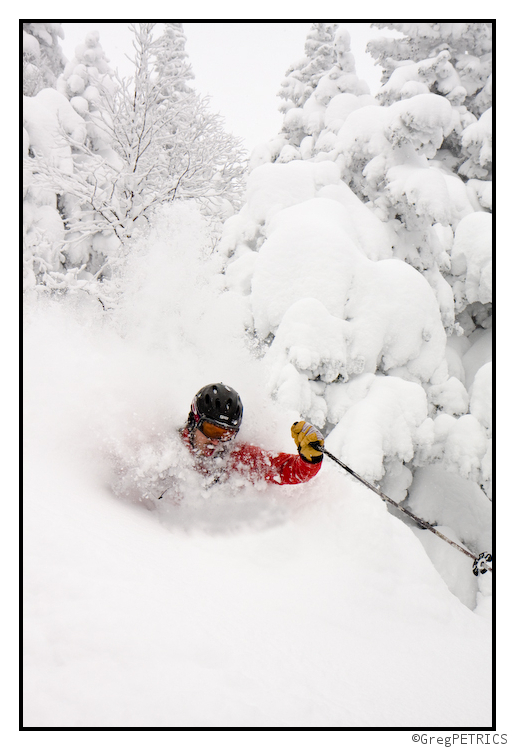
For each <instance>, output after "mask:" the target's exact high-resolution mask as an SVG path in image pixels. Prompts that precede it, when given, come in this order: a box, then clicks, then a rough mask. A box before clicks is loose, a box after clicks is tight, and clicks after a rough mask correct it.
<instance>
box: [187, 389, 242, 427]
mask: <svg viewBox="0 0 515 750" xmlns="http://www.w3.org/2000/svg"><path fill="white" fill-rule="evenodd" d="M191 415H192V416H193V424H194V425H195V426H196V425H197V424H198V423H199V422H201V421H202V420H207V421H208V422H212V423H213V424H216V425H219V426H220V427H228V428H229V429H232V430H239V429H240V425H241V420H242V417H243V404H242V403H241V398H240V397H239V395H238V394H237V393H236V391H235V390H234V388H230V387H229V386H228V385H224V384H223V383H211V384H210V385H205V386H204V387H203V388H201V389H200V391H199V392H198V393H197V394H196V396H195V398H194V399H193V402H192V404H191ZM192 426H193V425H192Z"/></svg>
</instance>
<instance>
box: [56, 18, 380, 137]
mask: <svg viewBox="0 0 515 750" xmlns="http://www.w3.org/2000/svg"><path fill="white" fill-rule="evenodd" d="M342 25H343V24H341V23H340V26H342ZM62 26H63V29H64V33H65V38H64V40H61V47H62V48H63V50H64V54H65V55H66V57H67V58H68V59H71V58H72V57H73V56H74V50H75V47H76V46H77V44H80V43H81V42H83V41H84V37H85V36H86V34H87V33H88V32H89V31H93V30H94V29H97V30H98V31H99V33H100V44H101V45H102V47H103V49H104V52H105V53H106V56H107V57H108V58H109V61H110V63H111V66H112V67H113V68H116V67H118V69H119V71H120V73H121V74H122V75H129V74H130V73H131V66H130V63H129V62H128V61H127V60H126V58H125V56H124V53H126V54H131V53H132V47H131V34H130V32H129V30H128V24H127V23H102V22H98V21H87V22H80V23H63V24H62ZM183 27H184V32H185V34H186V39H187V41H186V52H187V53H188V56H189V59H190V62H191V65H192V68H193V73H194V74H195V81H194V85H195V88H196V90H197V91H198V92H199V93H200V94H208V95H210V96H211V107H212V109H213V111H214V112H217V113H219V114H221V115H222V116H223V117H224V118H225V121H226V127H227V130H229V131H230V132H232V133H233V134H234V135H236V136H239V137H240V138H242V139H243V141H244V144H245V146H246V147H247V149H249V151H250V150H252V149H253V148H254V146H256V145H257V144H258V143H261V142H263V141H267V140H269V139H270V138H273V137H274V136H275V135H277V133H278V132H279V131H280V129H281V127H282V116H281V115H280V113H279V112H278V111H277V107H278V105H279V102H280V99H279V98H278V97H277V92H278V91H279V87H280V84H281V81H282V79H283V77H284V74H285V72H286V70H287V68H288V67H289V66H290V65H291V64H292V63H293V62H295V61H296V60H298V59H300V58H301V57H302V56H303V55H304V42H305V40H306V36H307V33H308V31H309V29H310V27H311V21H308V22H306V21H294V22H291V23H281V22H273V23H265V22H257V23H256V22H246V23H234V22H231V23H220V22H218V23H203V22H192V23H184V24H183ZM345 27H346V28H347V29H348V30H349V31H350V34H351V38H352V47H351V50H352V53H353V54H354V56H355V58H356V70H357V73H358V76H359V77H360V78H364V79H365V80H366V81H367V82H368V84H369V86H370V88H371V91H372V93H374V92H375V90H377V87H378V85H379V77H380V71H379V69H378V68H377V67H374V64H373V60H372V58H371V57H370V56H369V55H368V54H366V53H365V47H366V43H367V42H368V41H369V40H370V39H371V38H373V37H374V36H378V35H380V34H382V33H383V32H379V31H378V30H377V29H374V30H371V29H370V24H369V23H362V22H349V23H346V24H345ZM156 31H158V29H156Z"/></svg>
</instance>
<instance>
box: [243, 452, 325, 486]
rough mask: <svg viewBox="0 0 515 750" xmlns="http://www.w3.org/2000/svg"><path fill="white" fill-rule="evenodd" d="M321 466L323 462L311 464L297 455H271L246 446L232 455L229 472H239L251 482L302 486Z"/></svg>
mask: <svg viewBox="0 0 515 750" xmlns="http://www.w3.org/2000/svg"><path fill="white" fill-rule="evenodd" d="M321 466H322V462H320V463H317V464H311V463H309V462H308V461H305V460H304V459H303V458H301V457H300V456H299V455H297V454H295V453H270V452H268V451H265V450H263V449H262V448H258V447H257V446H255V445H248V444H246V445H243V446H241V447H240V448H238V449H236V450H235V451H234V452H233V453H232V454H231V457H230V462H229V471H237V472H238V473H239V474H242V475H243V476H245V477H246V478H248V479H250V480H251V481H258V480H260V479H264V480H265V481H266V482H270V483H272V484H300V483H301V482H308V481H309V480H310V479H312V478H313V477H314V476H315V475H316V474H317V473H318V472H319V471H320V467H321Z"/></svg>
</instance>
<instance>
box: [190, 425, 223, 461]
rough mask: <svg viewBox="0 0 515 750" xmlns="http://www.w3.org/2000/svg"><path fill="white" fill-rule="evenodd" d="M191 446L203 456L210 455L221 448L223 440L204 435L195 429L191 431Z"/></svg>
mask: <svg viewBox="0 0 515 750" xmlns="http://www.w3.org/2000/svg"><path fill="white" fill-rule="evenodd" d="M193 447H194V448H195V449H196V450H197V451H198V452H199V453H201V454H202V455H203V456H212V455H213V454H214V453H219V451H220V449H221V448H223V442H222V441H221V440H216V439H215V438H209V437H206V435H204V433H203V432H201V431H200V430H199V429H196V430H194V432H193Z"/></svg>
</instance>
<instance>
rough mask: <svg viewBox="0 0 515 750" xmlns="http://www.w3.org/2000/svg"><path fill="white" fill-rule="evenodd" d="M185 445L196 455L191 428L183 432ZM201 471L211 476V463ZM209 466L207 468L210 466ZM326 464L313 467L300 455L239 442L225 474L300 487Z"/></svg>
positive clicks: (204, 463)
mask: <svg viewBox="0 0 515 750" xmlns="http://www.w3.org/2000/svg"><path fill="white" fill-rule="evenodd" d="M182 438H183V440H184V443H185V444H186V445H187V446H188V448H189V450H190V452H191V453H194V451H193V447H192V445H191V442H190V439H189V432H188V428H185V429H184V430H183V432H182ZM209 460H210V459H207V461H206V462H203V465H202V467H200V470H201V471H202V472H203V473H208V470H207V466H208V461H209ZM206 464H207V466H206ZM321 466H322V462H320V463H318V464H312V463H309V462H308V461H305V460H304V459H303V458H301V457H300V456H299V455H298V454H296V453H271V452H269V451H265V450H263V449H262V448H258V447H257V446H256V445H250V444H249V443H236V444H235V446H234V449H233V450H232V451H231V452H230V453H229V455H228V456H227V459H226V463H225V468H224V475H226V474H232V473H233V472H238V474H241V475H242V476H244V477H245V478H246V479H249V480H250V481H251V482H255V481H259V480H260V479H264V480H265V481H266V482H271V483H273V484H300V483H301V482H307V481H309V480H310V479H312V478H313V477H314V476H315V475H316V474H318V472H319V471H320V467H321Z"/></svg>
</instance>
